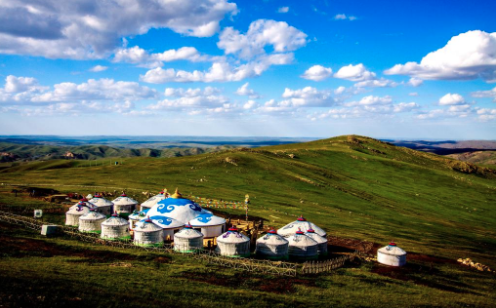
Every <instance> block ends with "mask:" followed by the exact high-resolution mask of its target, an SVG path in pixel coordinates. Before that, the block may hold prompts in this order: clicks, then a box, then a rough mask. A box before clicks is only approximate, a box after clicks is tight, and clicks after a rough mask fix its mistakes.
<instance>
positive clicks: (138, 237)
mask: <svg viewBox="0 0 496 308" xmlns="http://www.w3.org/2000/svg"><path fill="white" fill-rule="evenodd" d="M163 242H164V239H163V237H162V228H161V227H159V226H157V225H156V224H154V223H153V221H152V220H151V219H149V218H147V219H143V220H141V221H140V222H138V223H137V224H136V227H135V228H134V244H135V245H137V246H161V245H162V243H163Z"/></svg>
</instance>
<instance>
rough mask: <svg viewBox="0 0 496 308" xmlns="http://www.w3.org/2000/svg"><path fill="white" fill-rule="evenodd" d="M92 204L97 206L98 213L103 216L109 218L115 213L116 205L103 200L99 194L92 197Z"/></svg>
mask: <svg viewBox="0 0 496 308" xmlns="http://www.w3.org/2000/svg"><path fill="white" fill-rule="evenodd" d="M88 196H90V195H88ZM87 199H88V197H87ZM91 203H92V204H93V205H94V206H96V208H97V211H98V212H100V213H102V214H103V215H106V216H107V217H108V216H110V215H111V214H112V213H113V212H114V211H113V206H114V204H113V203H112V201H110V200H107V199H105V198H103V197H102V195H100V194H98V193H96V194H95V195H94V196H92V199H91Z"/></svg>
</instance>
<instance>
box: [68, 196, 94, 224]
mask: <svg viewBox="0 0 496 308" xmlns="http://www.w3.org/2000/svg"><path fill="white" fill-rule="evenodd" d="M92 208H94V206H93V204H92V203H90V202H88V199H86V198H83V199H81V201H79V202H78V203H76V204H75V205H73V206H71V207H70V208H69V210H68V211H67V212H66V213H65V224H66V226H76V227H77V226H78V225H79V217H81V216H83V215H84V214H86V213H88V212H89V211H90V209H92Z"/></svg>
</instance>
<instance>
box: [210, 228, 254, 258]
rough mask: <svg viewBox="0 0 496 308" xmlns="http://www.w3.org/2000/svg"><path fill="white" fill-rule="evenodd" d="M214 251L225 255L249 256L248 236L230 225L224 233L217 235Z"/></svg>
mask: <svg viewBox="0 0 496 308" xmlns="http://www.w3.org/2000/svg"><path fill="white" fill-rule="evenodd" d="M215 252H217V253H218V254H220V255H222V256H227V257H249V256H250V238H249V237H247V236H246V235H244V234H241V233H240V232H239V231H238V228H236V227H232V228H229V230H227V232H226V233H224V234H222V235H220V236H218V237H217V248H216V249H215Z"/></svg>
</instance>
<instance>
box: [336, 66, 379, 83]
mask: <svg viewBox="0 0 496 308" xmlns="http://www.w3.org/2000/svg"><path fill="white" fill-rule="evenodd" d="M334 78H340V79H346V80H350V81H366V80H373V79H375V78H376V74H375V73H374V72H371V71H369V70H367V69H366V68H365V66H364V65H363V64H362V63H360V64H357V65H352V64H350V65H347V66H343V67H342V68H340V69H339V70H338V71H337V72H336V73H335V74H334Z"/></svg>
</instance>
